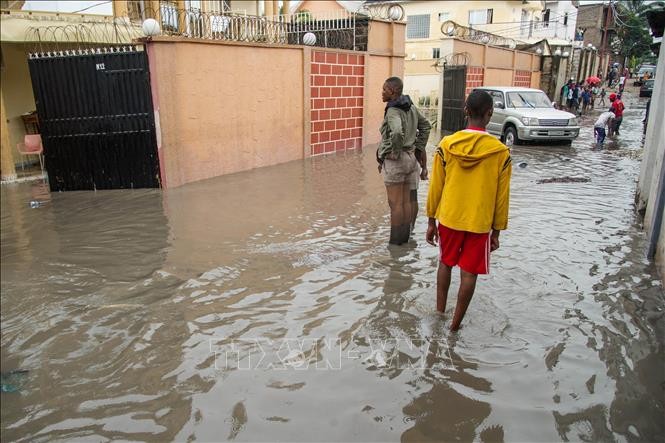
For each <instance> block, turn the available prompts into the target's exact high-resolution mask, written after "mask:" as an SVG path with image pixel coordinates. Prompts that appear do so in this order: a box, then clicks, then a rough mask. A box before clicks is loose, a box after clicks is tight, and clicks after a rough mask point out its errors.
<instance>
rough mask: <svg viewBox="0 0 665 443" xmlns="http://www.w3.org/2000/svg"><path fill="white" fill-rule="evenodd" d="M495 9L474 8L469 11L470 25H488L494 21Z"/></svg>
mask: <svg viewBox="0 0 665 443" xmlns="http://www.w3.org/2000/svg"><path fill="white" fill-rule="evenodd" d="M492 15H494V10H493V9H474V10H472V11H469V25H487V24H490V23H492Z"/></svg>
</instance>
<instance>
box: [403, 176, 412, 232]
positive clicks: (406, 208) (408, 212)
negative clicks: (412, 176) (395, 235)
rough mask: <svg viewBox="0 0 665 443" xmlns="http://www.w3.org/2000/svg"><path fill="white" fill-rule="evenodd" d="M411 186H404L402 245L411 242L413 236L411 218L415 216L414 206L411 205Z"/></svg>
mask: <svg viewBox="0 0 665 443" xmlns="http://www.w3.org/2000/svg"><path fill="white" fill-rule="evenodd" d="M411 203H412V202H411V185H409V183H403V184H402V208H403V210H402V211H403V212H402V228H401V234H402V235H401V240H402V243H406V242H408V241H409V236H410V235H411V217H412V214H413V209H412V206H413V205H412V204H411Z"/></svg>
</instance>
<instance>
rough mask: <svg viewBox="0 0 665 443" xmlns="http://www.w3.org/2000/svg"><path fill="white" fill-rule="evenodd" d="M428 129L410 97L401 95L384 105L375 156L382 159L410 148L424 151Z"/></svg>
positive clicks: (429, 127) (427, 123) (428, 125)
mask: <svg viewBox="0 0 665 443" xmlns="http://www.w3.org/2000/svg"><path fill="white" fill-rule="evenodd" d="M430 129H431V125H430V124H429V122H428V121H427V119H426V118H425V117H423V115H422V114H421V113H420V111H418V108H416V107H415V106H414V104H413V102H411V98H410V97H409V96H408V95H401V96H400V97H399V98H397V99H396V100H392V101H390V102H388V105H387V106H386V111H385V113H384V117H383V123H382V124H381V144H380V145H379V149H378V151H377V157H378V158H379V160H380V161H383V160H384V159H385V158H386V155H388V154H389V153H395V154H398V153H399V152H401V151H402V150H405V149H411V148H415V149H418V150H420V151H423V152H425V147H426V145H427V139H428V138H429V131H430Z"/></svg>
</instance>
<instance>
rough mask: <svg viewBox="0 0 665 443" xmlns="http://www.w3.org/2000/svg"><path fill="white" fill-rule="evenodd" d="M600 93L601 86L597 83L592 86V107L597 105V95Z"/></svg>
mask: <svg viewBox="0 0 665 443" xmlns="http://www.w3.org/2000/svg"><path fill="white" fill-rule="evenodd" d="M598 94H600V88H599V87H598V85H597V84H596V85H593V87H592V88H591V109H594V108H595V107H596V97H598Z"/></svg>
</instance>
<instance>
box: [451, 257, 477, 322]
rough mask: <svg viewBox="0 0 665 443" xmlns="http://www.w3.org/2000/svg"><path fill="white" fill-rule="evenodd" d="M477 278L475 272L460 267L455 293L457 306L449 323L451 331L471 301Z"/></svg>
mask: <svg viewBox="0 0 665 443" xmlns="http://www.w3.org/2000/svg"><path fill="white" fill-rule="evenodd" d="M477 279H478V275H477V274H472V273H470V272H466V271H464V270H462V269H460V280H461V281H460V285H459V292H458V293H457V306H455V315H454V316H453V322H452V323H451V324H450V330H451V331H457V330H458V329H459V326H460V324H461V323H462V319H463V318H464V314H466V309H467V308H468V307H469V303H471V298H472V297H473V292H474V291H475V290H476V280H477Z"/></svg>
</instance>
